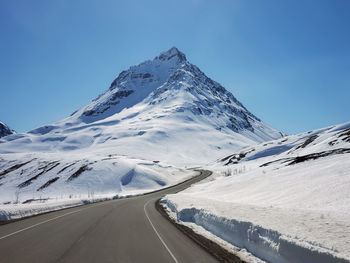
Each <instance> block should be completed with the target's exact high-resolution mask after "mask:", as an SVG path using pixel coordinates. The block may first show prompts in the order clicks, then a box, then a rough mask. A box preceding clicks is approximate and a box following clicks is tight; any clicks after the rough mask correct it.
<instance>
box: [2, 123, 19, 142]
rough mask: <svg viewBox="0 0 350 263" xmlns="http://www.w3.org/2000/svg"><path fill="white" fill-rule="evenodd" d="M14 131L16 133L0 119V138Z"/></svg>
mask: <svg viewBox="0 0 350 263" xmlns="http://www.w3.org/2000/svg"><path fill="white" fill-rule="evenodd" d="M14 133H16V132H15V131H14V130H12V129H11V128H10V127H9V126H7V125H6V124H5V123H3V122H1V121H0V138H1V137H4V136H7V135H11V134H14Z"/></svg>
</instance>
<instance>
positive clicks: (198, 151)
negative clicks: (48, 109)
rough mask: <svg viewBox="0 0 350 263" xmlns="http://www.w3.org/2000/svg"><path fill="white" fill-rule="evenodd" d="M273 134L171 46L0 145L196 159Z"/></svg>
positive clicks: (13, 148) (4, 148)
mask: <svg viewBox="0 0 350 263" xmlns="http://www.w3.org/2000/svg"><path fill="white" fill-rule="evenodd" d="M279 137H281V133H280V132H278V131H276V130H275V129H272V128H270V127H269V126H267V125H266V124H264V123H263V122H261V120H260V119H258V118H257V117H255V116H254V115H253V114H252V113H250V112H249V111H248V110H247V109H246V108H245V107H244V106H243V105H242V104H241V103H240V102H239V101H238V100H237V99H236V98H235V97H234V96H233V95H232V94H231V93H230V92H228V91H227V90H226V89H225V88H223V87H222V86H221V85H220V84H219V83H217V82H215V81H213V80H211V79H210V78H208V77H207V76H206V75H205V74H204V73H203V72H202V71H200V69H199V68H197V67H196V66H194V65H193V64H191V63H190V62H188V61H187V59H186V56H185V55H184V54H183V53H181V52H180V51H179V50H178V49H177V48H171V49H170V50H168V51H167V52H164V53H161V54H160V55H159V56H157V57H156V58H154V59H153V60H149V61H145V62H143V63H141V64H139V65H137V66H133V67H130V68H129V69H128V70H125V71H123V72H121V73H120V74H119V76H118V77H117V78H116V79H115V80H114V81H113V82H112V84H111V86H110V88H109V89H108V90H107V91H106V92H105V93H103V94H101V95H100V96H99V97H98V98H96V99H95V100H93V101H92V102H91V103H90V104H88V105H87V106H85V107H83V108H81V109H79V110H78V111H76V112H74V113H73V114H72V115H71V116H70V117H68V118H66V119H64V120H62V121H60V122H57V123H54V124H52V125H47V126H43V127H39V128H37V129H34V130H32V131H30V132H28V133H26V134H18V135H16V136H12V137H11V136H10V137H8V138H7V139H6V140H3V141H1V142H2V144H1V146H0V152H7V153H10V152H19V151H20V152H28V151H36V152H38V151H39V152H41V151H49V152H51V151H70V150H81V149H86V148H90V147H93V149H94V151H99V150H101V149H102V148H103V149H105V148H106V147H110V148H112V151H113V152H116V153H118V154H125V155H129V156H130V155H131V156H134V157H137V158H147V159H157V160H163V161H166V162H171V163H176V164H186V163H187V164H198V163H205V162H208V161H212V160H213V159H215V158H216V157H222V156H224V155H225V154H226V153H227V154H228V153H229V151H232V149H237V150H238V149H241V148H242V147H246V146H248V145H252V144H255V143H256V142H262V141H267V140H271V139H276V138H279ZM102 151H104V150H102Z"/></svg>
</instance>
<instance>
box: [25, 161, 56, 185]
mask: <svg viewBox="0 0 350 263" xmlns="http://www.w3.org/2000/svg"><path fill="white" fill-rule="evenodd" d="M59 164H60V163H59V162H57V161H55V162H50V163H47V164H46V165H45V166H42V167H40V168H38V170H42V171H41V172H40V173H38V174H37V175H35V176H33V177H31V178H29V179H28V180H26V181H24V182H23V183H20V184H19V185H18V187H19V188H23V187H26V186H28V185H30V184H31V183H32V182H33V181H34V180H36V179H38V178H39V176H40V175H42V174H44V173H47V172H48V171H50V170H52V169H53V168H55V167H56V166H58V165H59Z"/></svg>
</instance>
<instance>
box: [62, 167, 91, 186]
mask: <svg viewBox="0 0 350 263" xmlns="http://www.w3.org/2000/svg"><path fill="white" fill-rule="evenodd" d="M91 169H92V168H90V167H89V166H87V165H86V164H84V165H83V166H81V167H80V168H79V169H78V170H77V171H76V172H75V173H73V174H72V175H71V176H69V178H68V179H67V182H69V181H72V180H73V179H75V178H77V177H78V176H79V175H81V174H82V173H83V172H85V171H89V170H91Z"/></svg>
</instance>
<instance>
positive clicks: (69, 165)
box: [57, 162, 76, 174]
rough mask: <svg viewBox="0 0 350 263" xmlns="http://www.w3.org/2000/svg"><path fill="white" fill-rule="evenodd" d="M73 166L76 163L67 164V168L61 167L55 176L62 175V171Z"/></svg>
mask: <svg viewBox="0 0 350 263" xmlns="http://www.w3.org/2000/svg"><path fill="white" fill-rule="evenodd" d="M74 164H76V162H74V163H71V164H68V165H67V166H65V167H63V168H62V169H61V170H59V171H58V172H57V174H60V173H62V172H63V171H64V170H66V169H68V168H69V167H71V166H73V165H74Z"/></svg>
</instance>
